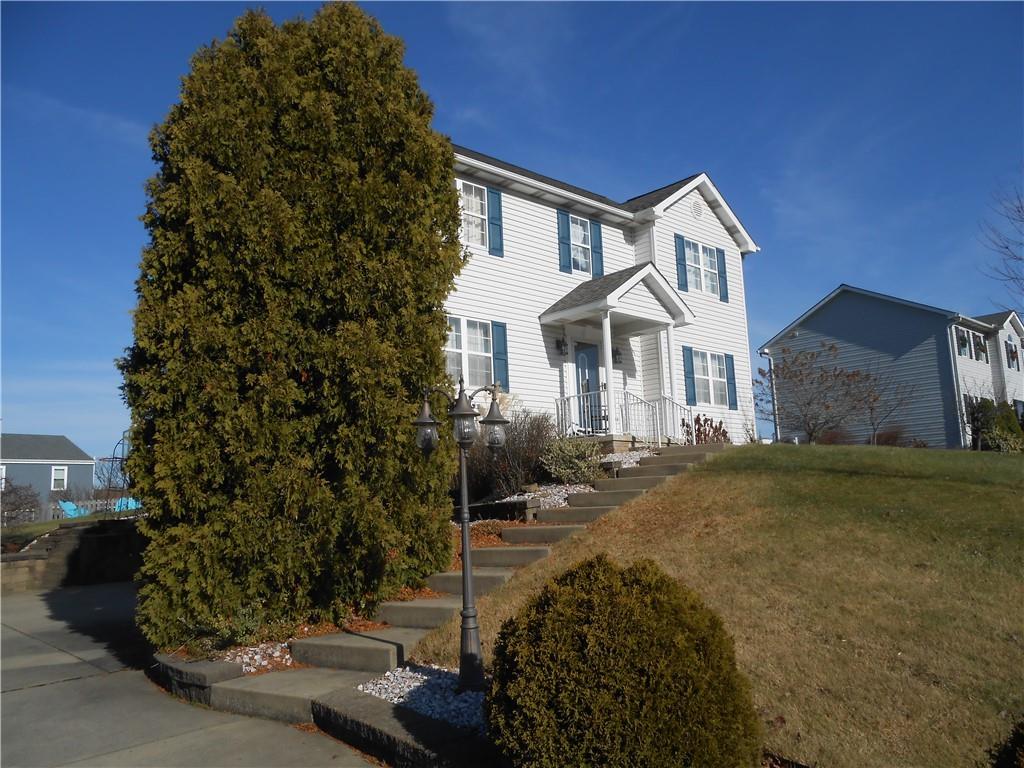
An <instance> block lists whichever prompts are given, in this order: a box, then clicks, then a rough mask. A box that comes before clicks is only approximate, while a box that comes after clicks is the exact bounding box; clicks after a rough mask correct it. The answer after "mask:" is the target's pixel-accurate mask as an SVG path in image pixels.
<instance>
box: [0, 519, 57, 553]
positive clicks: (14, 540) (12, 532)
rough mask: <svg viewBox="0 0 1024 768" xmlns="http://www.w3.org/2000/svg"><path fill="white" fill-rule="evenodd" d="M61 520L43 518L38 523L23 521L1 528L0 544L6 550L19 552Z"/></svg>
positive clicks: (53, 528)
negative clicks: (19, 523)
mask: <svg viewBox="0 0 1024 768" xmlns="http://www.w3.org/2000/svg"><path fill="white" fill-rule="evenodd" d="M60 523H61V521H60V520H41V521H40V522H37V523H22V524H21V525H8V526H5V527H3V528H0V546H2V548H3V551H4V552H8V551H9V552H17V551H18V550H20V549H21V548H22V547H24V546H25V545H26V544H28V543H29V542H31V541H32V540H33V539H38V538H39V537H40V536H42V535H43V534H44V533H49V532H50V531H52V530H55V529H56V528H57V526H59V525H60Z"/></svg>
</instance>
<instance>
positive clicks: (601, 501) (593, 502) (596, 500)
mask: <svg viewBox="0 0 1024 768" xmlns="http://www.w3.org/2000/svg"><path fill="white" fill-rule="evenodd" d="M641 493H643V490H636V491H594V492H593V493H570V494H569V497H568V501H569V506H570V507H617V506H619V504H625V503H626V502H627V501H629V500H630V499H635V498H636V497H637V496H639V495H640V494H641Z"/></svg>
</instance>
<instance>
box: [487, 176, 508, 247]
mask: <svg viewBox="0 0 1024 768" xmlns="http://www.w3.org/2000/svg"><path fill="white" fill-rule="evenodd" d="M501 235H502V232H501V192H499V191H498V190H496V189H491V188H490V187H488V188H487V252H488V253H489V254H491V256H504V255H505V244H504V239H503V238H502V236H501Z"/></svg>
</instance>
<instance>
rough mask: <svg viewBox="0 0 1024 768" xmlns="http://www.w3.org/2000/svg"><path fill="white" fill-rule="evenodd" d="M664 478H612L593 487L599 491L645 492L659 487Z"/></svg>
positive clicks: (599, 481)
mask: <svg viewBox="0 0 1024 768" xmlns="http://www.w3.org/2000/svg"><path fill="white" fill-rule="evenodd" d="M664 479H665V478H664V477H613V478H609V479H608V480H598V481H597V482H595V483H594V487H595V488H597V490H599V491H645V490H647V489H648V488H653V487H654V486H656V485H660V484H661V482H662V481H663V480H664Z"/></svg>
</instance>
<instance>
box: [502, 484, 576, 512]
mask: <svg viewBox="0 0 1024 768" xmlns="http://www.w3.org/2000/svg"><path fill="white" fill-rule="evenodd" d="M593 491H594V489H593V487H591V486H589V485H560V484H550V485H540V486H537V490H536V491H529V492H528V493H517V494H515V495H514V496H508V497H506V498H504V499H502V501H521V500H522V499H539V500H540V506H541V509H551V508H552V507H564V506H565V505H566V504H568V503H569V501H568V497H569V494H570V493H592V492H593Z"/></svg>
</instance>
